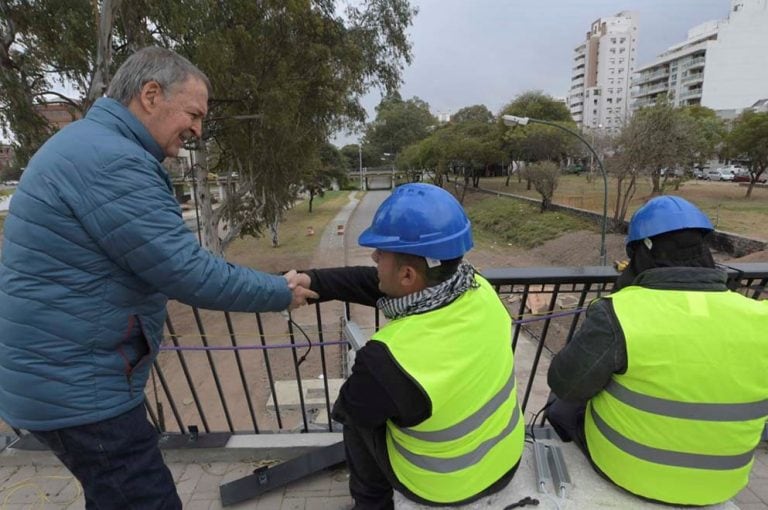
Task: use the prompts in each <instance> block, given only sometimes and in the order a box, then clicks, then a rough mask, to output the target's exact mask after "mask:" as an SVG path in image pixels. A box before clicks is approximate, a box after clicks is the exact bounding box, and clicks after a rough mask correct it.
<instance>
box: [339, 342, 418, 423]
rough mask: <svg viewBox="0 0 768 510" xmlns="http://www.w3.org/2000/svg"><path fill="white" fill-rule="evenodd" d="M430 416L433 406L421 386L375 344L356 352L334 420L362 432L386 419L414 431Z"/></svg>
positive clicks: (386, 350) (383, 348)
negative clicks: (412, 428)
mask: <svg viewBox="0 0 768 510" xmlns="http://www.w3.org/2000/svg"><path fill="white" fill-rule="evenodd" d="M431 414H432V404H431V402H430V400H429V398H428V397H427V394H426V393H425V392H424V390H423V389H422V388H421V386H419V385H418V384H416V382H415V381H413V380H412V379H411V378H410V377H409V376H408V375H406V374H405V373H404V372H403V371H402V370H401V369H400V367H399V366H398V365H397V363H395V361H394V359H393V358H392V356H391V354H390V352H389V349H387V347H386V346H385V345H384V344H382V343H381V342H377V341H375V340H372V341H370V342H368V343H367V344H366V345H365V347H363V348H362V349H360V350H359V351H357V356H356V357H355V364H354V366H353V367H352V375H350V376H349V379H347V381H346V382H345V383H344V385H343V386H342V387H341V391H340V392H339V398H338V399H337V400H336V404H334V406H333V419H334V420H336V421H338V422H340V423H345V424H350V425H354V426H357V427H363V428H376V427H380V426H382V425H384V423H385V422H386V421H387V419H391V420H392V421H393V422H395V423H396V424H397V425H399V426H401V427H413V426H414V425H418V424H419V423H421V422H422V421H424V420H426V419H427V418H429V416H430V415H431Z"/></svg>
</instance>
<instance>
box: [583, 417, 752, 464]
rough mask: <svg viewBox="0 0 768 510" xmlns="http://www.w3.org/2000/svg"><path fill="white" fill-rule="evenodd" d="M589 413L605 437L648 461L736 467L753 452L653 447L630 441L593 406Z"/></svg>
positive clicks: (750, 458) (624, 449) (622, 448)
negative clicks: (706, 452)
mask: <svg viewBox="0 0 768 510" xmlns="http://www.w3.org/2000/svg"><path fill="white" fill-rule="evenodd" d="M591 413H592V419H593V420H594V421H595V425H596V426H597V428H598V429H599V430H600V432H602V434H603V435H604V436H605V437H606V439H608V440H609V441H610V442H611V443H613V444H614V445H616V446H617V447H618V448H620V449H621V450H623V451H625V452H627V453H628V454H630V455H633V456H635V457H637V458H638V459H642V460H647V461H648V462H655V463H657V464H665V465H667V466H677V467H685V468H695V469H721V470H722V469H738V468H741V467H744V466H746V465H747V464H749V463H750V462H751V461H752V455H753V454H754V452H755V450H750V451H749V452H746V453H742V454H740V455H703V454H699V453H683V452H673V451H671V450H662V449H661V448H653V447H650V446H646V445H644V444H640V443H638V442H636V441H632V440H631V439H629V438H627V437H624V436H623V435H621V434H619V433H618V432H616V431H615V430H614V429H612V428H611V426H610V425H608V424H607V423H605V421H603V419H602V418H600V416H599V415H598V414H597V413H596V412H595V409H594V408H592V409H591Z"/></svg>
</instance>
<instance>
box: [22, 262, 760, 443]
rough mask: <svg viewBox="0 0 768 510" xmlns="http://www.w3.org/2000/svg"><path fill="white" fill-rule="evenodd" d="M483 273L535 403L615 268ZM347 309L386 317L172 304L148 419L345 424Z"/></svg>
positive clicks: (214, 427)
mask: <svg viewBox="0 0 768 510" xmlns="http://www.w3.org/2000/svg"><path fill="white" fill-rule="evenodd" d="M727 269H728V271H729V276H730V286H731V288H733V289H735V290H738V291H739V292H741V293H743V294H745V295H747V296H749V297H752V298H760V297H761V296H763V294H764V292H765V286H766V282H768V264H737V265H736V264H735V265H733V266H730V267H727ZM483 274H484V276H485V277H486V278H487V279H488V280H489V281H490V282H491V284H492V285H493V286H494V288H496V290H497V292H498V293H499V296H500V297H501V299H502V300H503V302H504V303H505V304H506V306H507V308H508V310H509V313H510V316H511V317H512V319H513V321H514V326H513V327H514V329H513V335H512V345H513V349H514V350H515V352H516V353H518V352H522V351H523V350H526V352H527V353H528V354H527V356H522V355H520V356H517V359H518V364H517V367H516V371H517V374H518V391H519V396H520V399H521V400H520V401H521V405H522V408H523V410H524V411H525V410H526V409H527V408H530V409H533V410H536V409H538V407H540V405H539V404H540V403H542V402H541V401H542V398H546V394H547V392H548V389H547V384H546V368H547V365H548V361H547V362H544V361H545V360H546V359H547V358H548V357H550V354H548V353H554V352H557V351H558V350H559V349H560V348H562V346H563V345H565V344H566V343H567V342H568V341H569V340H570V338H571V337H572V336H573V334H574V332H575V331H576V330H577V328H578V325H579V321H580V319H581V316H582V313H583V312H584V310H585V309H586V306H587V305H588V304H589V302H590V301H591V300H592V299H594V298H596V297H599V296H600V295H605V294H606V293H608V292H610V291H611V289H612V288H613V284H614V281H615V279H616V276H617V273H616V272H615V271H614V270H613V268H611V267H603V266H595V267H538V268H508V269H488V270H485V271H483ZM342 317H349V318H350V319H352V320H355V321H356V322H357V323H358V324H360V325H361V327H362V328H363V329H364V330H365V329H367V330H368V331H369V332H370V333H372V332H373V331H375V330H376V329H378V328H379V327H380V325H381V318H380V316H379V314H378V311H376V310H374V309H371V308H366V307H362V306H359V305H352V306H350V305H349V304H342V303H338V302H330V303H323V304H317V305H314V306H312V307H305V308H304V309H301V310H299V311H297V312H295V313H294V314H293V315H292V316H290V317H286V316H284V315H281V314H274V313H270V314H231V313H223V312H214V311H209V310H198V309H195V308H190V307H188V306H185V305H180V304H178V303H171V304H170V305H169V315H168V320H167V322H166V340H165V342H164V345H163V347H162V350H161V353H160V355H159V356H158V358H157V361H156V362H155V365H154V367H153V369H152V373H151V377H150V380H149V383H148V385H147V389H146V397H147V398H146V407H147V410H148V414H149V416H150V419H151V420H152V421H153V422H154V424H155V426H156V427H157V428H158V430H160V431H161V432H163V433H166V434H165V436H164V437H165V438H169V437H170V438H173V437H176V438H177V439H178V438H182V439H183V441H180V442H178V443H177V446H183V445H185V444H190V437H192V438H194V439H195V440H198V439H201V438H205V437H206V436H210V437H212V438H221V437H224V438H227V437H229V436H230V435H231V434H234V433H264V432H281V431H285V432H289V431H293V432H306V431H333V430H337V429H334V427H333V422H332V420H331V409H332V404H333V401H334V400H335V397H336V392H337V391H338V387H339V385H340V384H341V382H342V381H343V379H344V377H345V376H346V370H345V368H346V366H347V364H346V359H347V346H346V343H345V342H344V341H343V340H342ZM370 333H369V334H370ZM524 358H527V361H526V362H523V361H522V360H523V359H524ZM521 365H522V366H521ZM542 396H543V397H542ZM537 399H538V402H534V400H537ZM534 404H535V405H534ZM16 432H17V433H18V432H19V431H16ZM197 444H198V446H199V445H200V444H199V443H197ZM218 444H220V442H219V443H218Z"/></svg>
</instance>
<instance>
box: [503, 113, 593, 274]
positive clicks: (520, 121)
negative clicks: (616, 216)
mask: <svg viewBox="0 0 768 510" xmlns="http://www.w3.org/2000/svg"><path fill="white" fill-rule="evenodd" d="M501 118H502V120H503V121H504V124H506V125H507V126H525V125H527V124H528V123H529V122H532V123H534V124H544V125H547V126H552V127H556V128H558V129H560V130H562V131H565V132H566V133H570V134H571V135H573V136H575V137H576V138H578V139H579V140H581V142H582V143H583V144H584V145H586V146H587V149H589V152H590V153H591V154H592V156H594V158H595V160H596V161H597V166H599V167H600V173H601V174H602V176H603V221H602V225H601V229H600V265H601V266H604V265H606V253H605V229H606V224H607V223H608V176H606V175H605V168H604V167H603V161H602V160H601V159H600V156H598V155H597V152H595V149H593V148H592V146H591V145H590V144H589V142H587V141H586V140H585V139H584V138H583V137H582V136H581V135H580V134H578V133H577V132H575V131H571V130H570V129H568V128H566V127H563V126H561V125H560V124H557V123H555V122H549V121H546V120H539V119H531V118H529V117H517V116H515V115H502V117H501Z"/></svg>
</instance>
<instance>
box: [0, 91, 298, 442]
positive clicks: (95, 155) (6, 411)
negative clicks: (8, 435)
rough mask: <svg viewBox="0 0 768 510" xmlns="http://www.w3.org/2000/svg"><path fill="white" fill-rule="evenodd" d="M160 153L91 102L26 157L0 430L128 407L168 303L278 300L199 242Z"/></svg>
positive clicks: (260, 280)
mask: <svg viewBox="0 0 768 510" xmlns="http://www.w3.org/2000/svg"><path fill="white" fill-rule="evenodd" d="M162 159H163V151H162V149H161V148H160V146H159V145H158V144H157V143H156V142H155V141H154V140H153V139H152V137H151V136H150V134H149V132H148V131H147V130H146V128H144V126H143V125H142V124H141V123H140V122H139V121H138V120H137V119H136V117H134V116H133V115H132V114H131V113H130V112H129V111H128V110H127V109H126V108H125V107H124V106H122V105H121V104H120V103H118V102H116V101H114V100H112V99H99V100H98V101H97V102H96V103H95V104H94V106H93V107H92V108H91V110H90V111H89V112H88V115H87V116H86V118H85V119H83V120H80V121H78V122H75V123H73V124H71V125H69V126H68V127H66V128H64V129H63V130H61V131H60V132H59V133H57V134H56V135H55V136H53V137H52V138H51V139H50V140H48V142H46V143H45V145H43V147H42V148H41V149H40V150H39V151H38V152H37V154H36V155H35V156H34V157H33V158H32V160H31V161H30V162H29V165H28V166H27V169H26V171H25V172H24V176H23V178H22V180H21V184H20V185H19V188H18V189H17V191H16V193H15V194H14V197H13V200H12V203H11V208H10V214H9V215H8V217H7V219H6V221H5V239H4V244H3V250H2V263H1V264H0V417H2V418H3V419H4V420H5V421H6V422H8V423H10V424H11V425H13V426H15V427H19V428H25V429H29V430H53V429H58V428H63V427H70V426H75V425H82V424H86V423H93V422H96V421H101V420H104V419H107V418H111V417H114V416H117V415H118V414H121V413H123V412H125V411H127V410H129V409H131V408H133V407H134V406H137V405H139V404H141V402H142V401H143V399H144V385H145V383H146V381H147V377H148V375H149V369H150V366H151V364H152V362H153V361H154V359H155V357H156V356H157V352H158V346H159V345H160V341H161V339H162V336H163V324H164V320H165V305H166V301H167V299H168V298H173V299H178V300H179V301H183V302H185V303H188V304H190V305H194V306H199V307H203V308H212V309H220V310H231V311H244V312H257V311H278V310H284V309H285V308H286V307H287V306H288V305H289V303H290V301H291V293H290V291H289V289H288V287H287V285H286V282H285V279H284V278H282V277H280V276H274V275H268V274H265V273H260V272H258V271H254V270H251V269H247V268H243V267H239V266H234V265H232V264H228V263H227V262H226V261H225V260H223V259H220V258H217V257H215V256H213V255H211V254H210V253H209V252H207V251H206V250H204V249H202V248H201V247H200V246H199V244H198V242H197V239H196V237H195V235H194V234H193V233H192V232H190V231H189V229H187V227H186V226H185V225H184V222H183V220H182V217H181V210H180V208H179V205H178V203H177V202H176V200H175V198H174V196H173V193H172V186H171V183H170V181H169V179H168V175H167V173H166V171H165V169H164V168H163V167H162V166H161V164H160V161H161V160H162Z"/></svg>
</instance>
